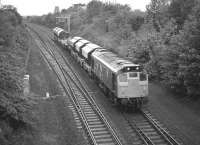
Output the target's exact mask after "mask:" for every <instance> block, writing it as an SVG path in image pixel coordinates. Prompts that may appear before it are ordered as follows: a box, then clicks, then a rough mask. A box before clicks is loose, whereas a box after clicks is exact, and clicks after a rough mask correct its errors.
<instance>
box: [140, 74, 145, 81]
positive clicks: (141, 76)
mask: <svg viewBox="0 0 200 145" xmlns="http://www.w3.org/2000/svg"><path fill="white" fill-rule="evenodd" d="M146 80H147V75H146V74H145V73H140V81H146Z"/></svg>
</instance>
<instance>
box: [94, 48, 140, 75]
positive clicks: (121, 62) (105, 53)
mask: <svg viewBox="0 0 200 145" xmlns="http://www.w3.org/2000/svg"><path fill="white" fill-rule="evenodd" d="M92 56H93V57H95V58H96V59H98V60H99V61H101V62H102V63H103V64H104V65H106V66H107V67H108V68H110V69H111V70H112V71H113V72H114V73H117V72H118V71H119V70H121V69H123V68H124V67H134V66H135V67H136V66H139V65H137V64H134V63H133V62H131V61H129V60H126V59H124V58H121V57H119V56H118V55H117V54H115V53H113V52H111V51H109V50H107V49H104V48H103V49H96V50H95V51H94V52H93V53H92Z"/></svg>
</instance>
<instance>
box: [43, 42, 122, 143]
mask: <svg viewBox="0 0 200 145" xmlns="http://www.w3.org/2000/svg"><path fill="white" fill-rule="evenodd" d="M44 44H45V43H44ZM47 47H49V46H47ZM48 50H51V49H50V48H49V49H48ZM50 53H51V55H55V54H53V52H52V50H51V52H50ZM61 56H62V55H61ZM52 57H55V56H52ZM62 57H63V56H62ZM54 59H55V60H56V61H57V58H56V57H55V58H54ZM65 61H66V60H65ZM57 64H58V65H60V64H59V63H58V61H57ZM68 65H69V64H68ZM60 68H61V70H62V73H63V71H65V74H66V73H67V72H66V70H65V69H64V68H63V67H62V66H60ZM72 72H73V71H72ZM67 74H68V75H69V73H67ZM74 75H75V76H76V77H77V75H76V74H74ZM68 78H70V79H71V81H72V80H73V79H72V78H71V77H68ZM65 79H66V76H65ZM77 80H79V83H81V86H82V88H84V86H83V84H82V82H80V79H79V78H78V77H77ZM66 82H67V83H68V81H66ZM73 82H74V80H73ZM74 84H75V85H76V86H77V87H78V88H79V89H80V86H78V85H77V84H76V83H75V82H74ZM68 86H70V85H69V83H68ZM69 88H70V87H69ZM80 90H81V91H82V93H83V94H85V95H90V94H89V92H88V91H87V90H86V89H85V88H84V91H85V92H84V91H83V90H82V89H80ZM71 94H73V96H75V95H74V93H73V91H72V89H71ZM90 97H91V96H90ZM90 99H93V98H90ZM76 101H77V98H76ZM92 101H93V106H95V108H97V109H96V110H97V112H98V114H99V116H100V117H101V119H102V120H103V121H104V123H105V124H106V126H107V128H108V129H109V130H110V132H111V134H112V136H113V137H114V139H115V141H116V142H117V144H121V142H120V140H119V138H118V137H117V136H116V134H115V132H114V130H113V129H112V128H111V126H110V124H109V123H108V121H107V120H106V119H105V117H104V115H103V114H102V112H101V111H100V109H99V108H98V106H97V105H96V104H95V105H94V103H95V102H94V100H92ZM90 103H91V104H92V102H91V101H90ZM78 106H81V105H80V104H78ZM81 111H82V110H81ZM82 114H84V113H83V112H82ZM82 118H83V120H84V121H85V123H86V124H87V120H86V117H85V116H84V115H83V117H82ZM88 126H89V125H88V124H87V125H86V128H87V129H88V130H89V127H88ZM90 134H92V133H91V132H90ZM90 136H91V135H90ZM92 138H94V136H93V137H92Z"/></svg>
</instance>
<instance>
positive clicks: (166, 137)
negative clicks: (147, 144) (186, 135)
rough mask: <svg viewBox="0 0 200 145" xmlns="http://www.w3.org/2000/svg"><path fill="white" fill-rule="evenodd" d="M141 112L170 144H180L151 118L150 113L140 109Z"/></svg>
mask: <svg viewBox="0 0 200 145" xmlns="http://www.w3.org/2000/svg"><path fill="white" fill-rule="evenodd" d="M140 111H141V112H142V114H143V115H144V116H145V117H146V118H147V119H148V120H149V122H150V123H151V124H152V125H153V126H154V127H155V128H156V130H157V131H158V132H160V134H161V135H162V136H163V137H164V138H165V139H166V140H167V141H168V142H169V143H170V144H171V145H180V143H178V142H177V141H176V140H175V139H174V138H173V137H172V136H171V135H170V134H169V133H167V131H166V130H165V129H164V128H162V127H161V126H160V125H159V124H158V123H157V122H155V121H154V120H153V118H152V117H151V116H150V115H149V114H150V113H149V112H148V113H147V111H146V110H144V109H141V110H140Z"/></svg>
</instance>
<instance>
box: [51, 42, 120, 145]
mask: <svg viewBox="0 0 200 145" xmlns="http://www.w3.org/2000/svg"><path fill="white" fill-rule="evenodd" d="M48 41H49V42H50V43H51V40H48ZM52 44H53V45H54V46H55V47H54V48H57V46H56V45H55V43H52ZM57 49H58V48H57ZM58 53H59V54H60V56H61V57H62V58H63V60H64V61H65V63H66V64H67V65H68V67H69V68H70V69H71V72H72V73H73V74H74V76H75V77H76V80H77V81H78V82H79V83H78V84H79V85H81V88H82V89H83V90H82V89H81V88H80V87H79V86H78V85H77V83H76V85H77V87H78V88H80V90H81V91H82V93H83V94H84V95H85V96H86V98H87V99H88V101H89V102H90V104H92V105H93V106H94V107H95V108H94V109H95V110H96V111H97V112H98V114H99V115H100V116H101V119H102V120H103V121H104V122H105V124H106V126H107V128H108V129H109V130H110V132H111V133H112V135H113V137H114V139H115V140H116V141H117V143H118V144H119V145H120V144H121V141H120V140H119V138H118V136H117V135H116V132H115V131H114V130H113V128H112V127H111V126H110V124H109V122H108V121H107V119H106V118H105V116H104V115H103V113H102V111H101V109H100V108H99V107H98V105H97V104H96V103H95V101H94V99H93V97H92V96H91V95H90V93H89V92H88V90H87V89H86V88H85V85H84V84H83V82H82V80H81V79H80V77H79V76H78V74H77V73H76V72H75V71H74V69H73V68H72V67H71V66H70V64H69V62H68V61H67V60H66V58H65V57H64V56H63V55H62V54H61V53H60V52H58ZM64 71H65V72H66V73H68V74H69V72H67V71H66V70H64ZM69 78H70V79H71V80H72V78H71V77H69ZM72 81H74V80H72ZM87 96H89V97H87Z"/></svg>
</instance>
